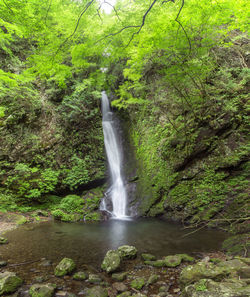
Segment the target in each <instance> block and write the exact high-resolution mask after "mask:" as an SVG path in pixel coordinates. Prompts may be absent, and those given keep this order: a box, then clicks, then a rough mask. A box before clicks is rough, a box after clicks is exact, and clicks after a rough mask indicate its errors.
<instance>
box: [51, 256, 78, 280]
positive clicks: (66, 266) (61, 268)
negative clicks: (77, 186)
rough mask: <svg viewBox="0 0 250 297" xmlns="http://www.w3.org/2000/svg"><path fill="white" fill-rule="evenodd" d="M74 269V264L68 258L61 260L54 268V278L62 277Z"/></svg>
mask: <svg viewBox="0 0 250 297" xmlns="http://www.w3.org/2000/svg"><path fill="white" fill-rule="evenodd" d="M75 267H76V264H75V262H74V261H73V260H72V259H70V258H63V259H62V261H61V262H60V263H59V264H58V265H57V266H56V268H55V275H56V276H64V275H66V274H69V273H70V272H72V271H73V270H74V269H75Z"/></svg>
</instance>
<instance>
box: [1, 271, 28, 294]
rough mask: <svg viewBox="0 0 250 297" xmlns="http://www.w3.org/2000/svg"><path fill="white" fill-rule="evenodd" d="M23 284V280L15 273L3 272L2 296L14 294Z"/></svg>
mask: <svg viewBox="0 0 250 297" xmlns="http://www.w3.org/2000/svg"><path fill="white" fill-rule="evenodd" d="M22 283H23V280H22V279H21V278H20V277H18V276H17V275H16V274H15V273H14V272H9V271H5V272H1V273H0V295H3V294H8V293H13V292H15V291H16V290H17V288H18V287H19V286H21V284H22Z"/></svg>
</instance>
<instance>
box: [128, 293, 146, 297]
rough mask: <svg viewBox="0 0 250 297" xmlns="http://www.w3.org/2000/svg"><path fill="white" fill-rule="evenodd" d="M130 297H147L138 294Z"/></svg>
mask: <svg viewBox="0 0 250 297" xmlns="http://www.w3.org/2000/svg"><path fill="white" fill-rule="evenodd" d="M131 297H147V295H144V294H141V293H138V294H134V295H132V296H131Z"/></svg>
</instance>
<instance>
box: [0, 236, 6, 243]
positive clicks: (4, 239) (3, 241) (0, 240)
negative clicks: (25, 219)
mask: <svg viewBox="0 0 250 297" xmlns="http://www.w3.org/2000/svg"><path fill="white" fill-rule="evenodd" d="M6 243H8V239H7V238H4V237H1V236H0V244H6Z"/></svg>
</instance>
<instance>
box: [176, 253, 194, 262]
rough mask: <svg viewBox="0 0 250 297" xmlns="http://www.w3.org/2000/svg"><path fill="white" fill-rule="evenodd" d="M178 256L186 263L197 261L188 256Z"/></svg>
mask: <svg viewBox="0 0 250 297" xmlns="http://www.w3.org/2000/svg"><path fill="white" fill-rule="evenodd" d="M176 256H180V257H181V260H182V261H184V262H193V261H194V260H195V258H194V257H191V256H189V255H187V254H177V255H176Z"/></svg>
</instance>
